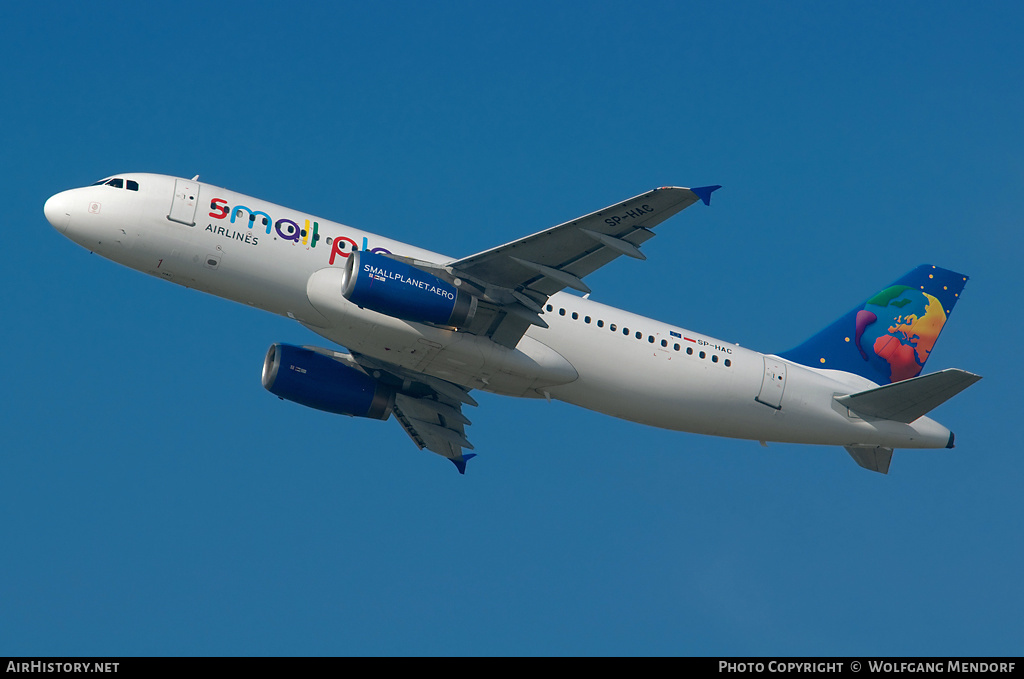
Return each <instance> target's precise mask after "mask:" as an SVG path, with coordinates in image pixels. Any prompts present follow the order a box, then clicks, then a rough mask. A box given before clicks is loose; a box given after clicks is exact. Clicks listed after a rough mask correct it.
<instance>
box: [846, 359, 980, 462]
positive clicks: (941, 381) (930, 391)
mask: <svg viewBox="0 0 1024 679" xmlns="http://www.w3.org/2000/svg"><path fill="white" fill-rule="evenodd" d="M980 379H981V375H975V374H974V373H969V372H967V371H966V370H960V369H959V368H949V369H947V370H940V371H939V372H935V373H930V374H928V375H921V376H920V377H913V378H911V379H909V380H903V381H902V382H894V383H892V384H886V385H885V386H881V387H876V388H874V389H867V390H866V391H859V392H857V393H856V394H847V395H846V396H836V401H838V402H839V403H842V404H843V405H844V406H846V407H847V408H849V409H850V410H852V411H853V412H855V413H857V414H858V415H862V416H864V415H866V416H868V417H878V418H881V419H883V420H894V421H896V422H905V423H909V422H913V421H914V420H916V419H917V418H919V417H921V416H923V415H925V414H926V413H928V412H929V411H931V410H932V409H933V408H935V407H937V406H939V405H941V404H943V403H945V402H946V401H948V400H949V399H951V398H953V397H954V396H956V395H957V394H959V393H960V392H961V391H963V390H964V389H966V388H967V387H969V386H971V385H972V384H974V383H975V382H977V381H978V380H980ZM850 454H851V455H853V453H852V452H851V453H850ZM855 459H856V457H855ZM858 464H861V463H860V461H859V460H858ZM861 466H862V467H863V466H864V465H863V464H861Z"/></svg>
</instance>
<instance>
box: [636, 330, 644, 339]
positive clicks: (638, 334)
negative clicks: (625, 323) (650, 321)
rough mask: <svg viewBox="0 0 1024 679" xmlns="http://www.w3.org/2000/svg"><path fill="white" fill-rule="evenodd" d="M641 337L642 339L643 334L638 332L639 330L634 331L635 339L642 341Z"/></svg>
mask: <svg viewBox="0 0 1024 679" xmlns="http://www.w3.org/2000/svg"><path fill="white" fill-rule="evenodd" d="M643 337H644V334H643V333H642V332H640V331H639V330H637V331H636V338H637V339H643Z"/></svg>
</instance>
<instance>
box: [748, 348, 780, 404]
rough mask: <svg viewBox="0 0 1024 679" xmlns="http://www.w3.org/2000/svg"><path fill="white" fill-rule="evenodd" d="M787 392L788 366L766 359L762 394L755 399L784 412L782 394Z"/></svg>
mask: <svg viewBox="0 0 1024 679" xmlns="http://www.w3.org/2000/svg"><path fill="white" fill-rule="evenodd" d="M784 391H786V364H785V363H783V362H782V361H778V360H776V359H774V358H769V357H768V356H765V357H764V379H763V380H762V381H761V392H760V393H759V394H758V395H757V398H756V399H755V400H756V401H757V402H758V403H763V404H765V405H766V406H768V407H770V408H775V409H776V410H782V393H783V392H784Z"/></svg>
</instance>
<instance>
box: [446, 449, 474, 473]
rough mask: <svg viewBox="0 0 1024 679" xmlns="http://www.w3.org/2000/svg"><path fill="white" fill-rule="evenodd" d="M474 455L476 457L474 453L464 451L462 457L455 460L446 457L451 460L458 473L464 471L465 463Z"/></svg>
mask: <svg viewBox="0 0 1024 679" xmlns="http://www.w3.org/2000/svg"><path fill="white" fill-rule="evenodd" d="M474 457H476V453H466V454H465V455H463V456H462V457H460V458H459V459H457V460H453V459H452V458H448V459H449V460H452V464H453V465H455V467H456V468H457V469H458V470H459V473H460V474H465V473H466V463H467V462H469V461H470V460H472V459H473V458H474Z"/></svg>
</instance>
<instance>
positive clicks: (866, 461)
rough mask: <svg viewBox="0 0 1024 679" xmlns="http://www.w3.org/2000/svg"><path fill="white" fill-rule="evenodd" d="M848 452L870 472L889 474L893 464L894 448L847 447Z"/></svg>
mask: <svg viewBox="0 0 1024 679" xmlns="http://www.w3.org/2000/svg"><path fill="white" fill-rule="evenodd" d="M846 452H848V453H849V454H850V457H852V458H853V461H854V462H856V463H857V464H859V465H860V466H861V467H864V469H867V470H868V471H873V472H878V473H879V474H888V473H889V463H890V462H892V448H883V447H881V446H846Z"/></svg>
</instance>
